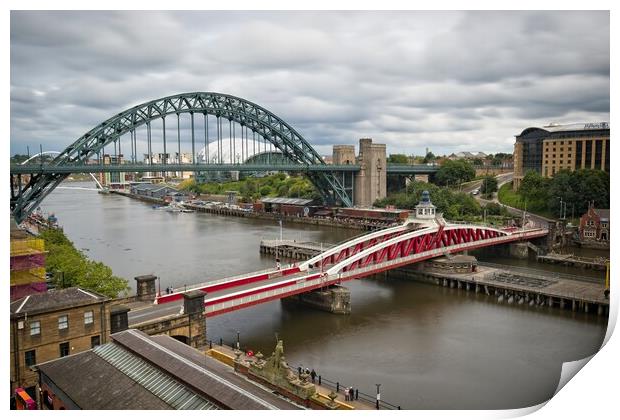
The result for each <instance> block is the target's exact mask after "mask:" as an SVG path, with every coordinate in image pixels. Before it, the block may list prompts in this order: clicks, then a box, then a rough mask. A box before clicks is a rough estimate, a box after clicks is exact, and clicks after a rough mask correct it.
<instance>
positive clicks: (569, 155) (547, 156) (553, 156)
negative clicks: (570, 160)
mask: <svg viewBox="0 0 620 420" xmlns="http://www.w3.org/2000/svg"><path fill="white" fill-rule="evenodd" d="M545 157H546V158H547V159H549V155H545ZM551 157H552V158H553V159H555V155H552V156H551ZM560 157H564V156H560ZM566 157H572V155H571V154H570V153H569V154H568V155H566Z"/></svg>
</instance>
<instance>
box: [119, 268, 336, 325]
mask: <svg viewBox="0 0 620 420" xmlns="http://www.w3.org/2000/svg"><path fill="white" fill-rule="evenodd" d="M324 268H327V265H326V266H325V267H324ZM319 272H320V269H313V270H309V271H302V272H297V273H293V274H289V275H285V276H276V277H272V278H270V279H268V280H262V281H257V282H253V283H251V284H250V285H248V284H245V285H240V286H236V287H230V288H226V289H222V290H218V291H215V292H210V293H208V294H207V296H206V298H205V299H206V300H207V301H206V302H205V303H206V304H208V303H209V302H208V301H209V300H212V299H217V298H221V297H224V296H226V295H229V294H233V293H238V292H247V291H249V290H251V289H252V288H255V287H265V286H271V285H275V284H277V283H280V282H283V281H287V280H294V279H303V278H305V277H308V276H310V275H312V274H317V273H319ZM222 283H225V281H222ZM187 290H195V287H191V288H188V289H187ZM182 293H183V292H181V291H176V292H175V294H178V295H182ZM164 296H166V295H164ZM128 306H130V307H131V305H128ZM182 307H183V299H182V297H181V298H180V299H178V300H175V301H172V302H167V303H161V304H159V305H154V304H147V305H141V306H136V307H134V308H135V309H133V308H132V309H131V310H130V311H129V313H128V319H129V325H130V326H133V325H137V324H141V323H144V322H152V321H154V320H156V319H159V318H163V317H167V316H171V315H178V314H180V311H181V308H182Z"/></svg>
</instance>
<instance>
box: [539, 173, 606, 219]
mask: <svg viewBox="0 0 620 420" xmlns="http://www.w3.org/2000/svg"><path fill="white" fill-rule="evenodd" d="M547 192H548V193H547V202H546V205H547V209H548V210H549V211H551V212H552V213H553V214H554V215H557V216H560V200H562V202H563V203H567V204H566V212H567V214H569V213H571V214H572V213H573V206H574V209H575V210H574V212H575V215H576V216H579V215H582V214H583V213H585V212H586V211H587V210H588V203H589V202H592V201H593V202H594V205H595V206H596V207H599V208H609V199H610V183H609V174H608V173H606V172H604V171H600V170H595V169H579V170H577V171H574V172H569V171H567V170H563V171H559V172H558V173H556V174H555V175H554V176H553V179H551V180H550V181H549V185H548V188H547Z"/></svg>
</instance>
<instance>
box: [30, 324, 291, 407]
mask: <svg viewBox="0 0 620 420" xmlns="http://www.w3.org/2000/svg"><path fill="white" fill-rule="evenodd" d="M111 339H112V341H111V342H109V343H106V344H104V345H102V346H98V347H96V348H95V349H92V350H89V351H86V352H82V353H78V354H75V355H71V356H67V357H63V358H60V359H56V360H52V361H50V362H46V363H42V364H40V365H37V368H38V369H39V370H40V371H41V372H42V374H44V375H45V376H47V377H48V378H49V379H50V380H51V381H52V382H53V383H54V384H55V385H56V386H58V387H59V388H60V389H61V390H62V391H63V392H64V393H65V394H66V395H68V396H69V398H71V400H73V402H75V403H76V404H77V405H78V406H80V407H81V408H83V409H120V410H126V409H171V408H172V409H218V408H230V409H249V410H256V409H298V408H300V407H299V406H297V405H295V404H292V403H291V402H289V401H287V400H285V399H283V398H280V397H278V396H276V395H274V394H273V393H271V392H270V391H268V390H266V389H264V388H262V387H259V386H258V385H256V384H254V383H252V382H250V381H249V380H248V379H246V378H245V377H241V376H239V375H237V374H236V373H235V372H234V371H233V369H232V368H230V367H229V366H226V365H222V364H221V363H219V362H217V361H215V360H212V359H210V358H207V357H206V356H205V355H204V354H202V353H201V352H199V351H198V350H196V349H194V348H192V347H190V346H188V345H186V344H183V343H181V342H179V341H177V340H175V339H173V338H171V337H169V336H165V335H161V336H155V337H151V336H148V335H146V334H145V333H143V332H141V331H138V330H126V331H122V332H119V333H116V334H113V335H112V336H111Z"/></svg>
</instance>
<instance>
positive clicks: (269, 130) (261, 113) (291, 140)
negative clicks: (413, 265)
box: [11, 92, 352, 221]
mask: <svg viewBox="0 0 620 420" xmlns="http://www.w3.org/2000/svg"><path fill="white" fill-rule="evenodd" d="M181 114H189V116H190V121H191V148H192V150H191V159H192V162H191V163H193V164H196V163H197V162H196V159H197V155H198V153H197V152H198V151H197V150H196V147H200V144H201V143H202V141H201V140H202V139H201V138H199V135H197V134H196V132H195V126H196V125H197V124H198V123H197V122H196V121H195V120H196V117H197V116H200V115H202V116H203V119H204V123H203V126H204V127H205V129H204V145H205V148H206V149H207V155H208V148H209V144H210V143H211V142H210V140H209V139H208V135H209V134H208V133H209V128H208V124H209V121H208V118H207V116H208V115H211V116H215V118H216V132H217V145H216V144H213V147H216V146H217V147H218V152H219V151H221V150H223V147H224V145H223V136H224V133H225V131H224V127H223V121H225V120H228V126H229V127H228V128H229V134H230V135H231V137H230V138H233V136H234V135H235V134H234V129H235V127H236V126H237V125H239V126H240V132H241V154H242V155H243V153H244V150H243V143H244V141H245V145H246V150H245V154H246V156H248V157H249V149H248V141H249V136H250V135H251V136H252V140H254V141H255V140H256V139H257V138H258V139H259V140H262V142H263V146H264V147H265V146H266V145H269V148H270V150H273V149H276V150H277V151H280V152H281V153H282V154H283V155H284V156H285V157H286V158H287V159H290V161H291V162H295V163H297V164H301V165H324V164H325V162H324V160H323V159H322V158H321V156H320V155H319V154H318V153H317V152H316V150H314V148H313V147H312V146H311V145H310V143H309V142H308V141H306V139H305V138H304V137H303V136H302V135H301V134H299V133H298V132H297V131H296V130H295V129H294V128H293V127H291V126H290V125H289V124H288V123H286V122H285V121H284V120H282V119H281V118H279V117H278V116H276V115H275V114H273V113H272V112H271V111H269V110H267V109H265V108H263V107H261V106H259V105H257V104H255V103H253V102H250V101H248V100H245V99H242V98H239V97H236V96H232V95H227V94H221V93H214V92H193V93H182V94H177V95H173V96H168V97H165V98H161V99H156V100H153V101H149V102H146V103H143V104H140V105H137V106H134V107H132V108H130V109H127V110H125V111H123V112H120V113H118V114H116V115H115V116H113V117H111V118H109V119H108V120H106V121H104V122H102V123H101V124H99V125H97V126H96V127H94V128H93V129H91V130H90V131H88V132H87V133H85V134H84V135H82V136H81V137H80V138H79V139H78V140H76V141H75V142H74V143H73V144H71V145H70V146H68V147H67V148H66V149H65V150H64V151H62V152H61V153H60V154H59V155H58V156H57V157H56V158H55V159H54V160H53V161H52V162H51V165H52V166H59V167H66V166H70V165H76V166H78V165H84V164H86V163H87V161H88V159H89V158H91V157H93V156H97V157H98V158H99V159H100V158H101V154H102V153H103V151H104V148H105V147H106V146H109V145H113V147H114V150H115V154H116V153H120V152H121V141H120V140H121V136H123V135H126V134H129V136H130V149H131V160H132V162H133V163H135V162H136V160H137V148H138V146H137V140H136V129H137V128H138V127H142V126H146V131H147V149H148V156H149V159H150V163H151V164H152V163H153V161H152V150H153V149H152V146H153V145H152V135H151V129H152V127H151V123H152V122H153V121H156V120H161V123H162V126H163V146H164V147H163V152H164V153H163V156H164V157H165V159H167V156H168V151H172V150H173V147H170V148H167V142H166V121H167V117H170V116H172V117H174V116H176V123H177V138H176V139H173V140H172V141H171V142H170V143H169V144H170V146H173V145H174V140H176V141H177V142H178V152H179V155H178V159H179V161H180V159H181V146H180V144H181V129H180V115H181ZM168 119H169V118H168ZM244 133H245V138H244ZM234 143H235V142H234V141H231V144H230V145H229V147H230V148H231V150H234V149H233V147H235V144H234ZM259 144H260V143H259ZM117 146H118V148H117ZM264 151H265V150H264ZM259 152H260V150H259ZM221 155H222V153H220V156H221ZM232 155H234V153H231V156H232ZM220 159H221V158H220ZM242 160H243V159H242ZM163 163H166V162H163ZM208 163H209V162H205V164H208ZM219 163H222V162H221V161H220V162H219ZM67 176H68V174H67V173H66V172H63V173H60V172H59V173H51V174H50V173H45V174H43V173H39V174H32V176H31V178H30V182H28V184H27V185H26V186H25V187H24V188H23V189H20V191H19V192H18V193H17V194H12V197H11V210H12V212H13V215H14V216H15V218H16V220H17V221H21V220H23V218H24V217H25V216H26V215H27V214H29V213H30V212H31V211H32V210H34V209H35V208H36V207H37V206H38V205H39V203H40V202H41V200H43V198H45V197H46V196H47V195H48V194H49V193H50V192H51V191H52V190H53V189H54V188H56V186H58V184H60V183H61V182H62V181H63V180H64V179H65V178H66V177H67ZM307 176H308V177H309V178H310V180H311V181H312V183H313V184H314V185H315V187H316V188H317V190H318V191H319V192H320V193H321V195H322V196H323V198H324V199H325V200H326V201H327V202H329V203H334V202H341V203H342V204H344V205H346V206H351V205H352V202H351V198H350V196H349V194H348V192H347V190H346V189H345V187H344V185H343V182H342V180H341V179H340V177H339V176H338V175H337V174H335V173H332V172H329V171H325V172H322V171H321V172H315V171H313V172H308V173H307Z"/></svg>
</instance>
